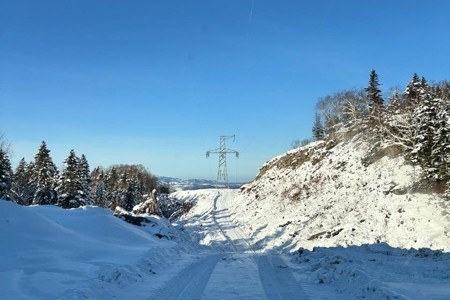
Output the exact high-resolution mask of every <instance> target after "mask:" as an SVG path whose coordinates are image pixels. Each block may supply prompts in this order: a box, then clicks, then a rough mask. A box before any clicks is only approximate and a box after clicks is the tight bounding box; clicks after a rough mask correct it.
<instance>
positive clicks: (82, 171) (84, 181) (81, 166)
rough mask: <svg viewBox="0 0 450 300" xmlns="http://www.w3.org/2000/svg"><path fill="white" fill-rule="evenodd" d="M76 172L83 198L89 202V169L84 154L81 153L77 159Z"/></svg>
mask: <svg viewBox="0 0 450 300" xmlns="http://www.w3.org/2000/svg"><path fill="white" fill-rule="evenodd" d="M78 173H79V177H80V180H81V186H82V192H83V194H84V196H85V199H86V200H87V201H88V202H89V200H90V198H91V187H90V184H91V174H90V171H89V163H88V161H87V159H86V156H85V155H84V154H82V155H81V157H80V159H79V163H78Z"/></svg>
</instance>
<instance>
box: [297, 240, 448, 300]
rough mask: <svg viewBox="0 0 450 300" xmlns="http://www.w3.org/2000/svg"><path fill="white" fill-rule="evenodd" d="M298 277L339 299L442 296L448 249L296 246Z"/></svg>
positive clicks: (377, 245) (437, 297) (446, 280)
mask: <svg viewBox="0 0 450 300" xmlns="http://www.w3.org/2000/svg"><path fill="white" fill-rule="evenodd" d="M292 257H293V259H294V261H296V262H297V263H299V269H298V270H299V273H298V279H299V280H302V281H307V282H312V283H316V284H318V285H319V286H323V287H328V288H329V287H333V288H334V289H335V290H336V291H337V292H338V293H340V294H342V296H343V297H342V298H344V299H447V298H448V295H450V285H448V278H450V269H449V265H450V253H443V252H441V251H433V250H430V249H420V250H403V249H397V248H392V247H390V246H389V245H387V244H384V243H381V244H375V245H363V246H350V247H348V248H340V247H333V248H315V249H314V251H308V250H306V249H300V250H299V251H298V252H297V253H295V255H292Z"/></svg>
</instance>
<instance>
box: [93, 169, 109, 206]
mask: <svg viewBox="0 0 450 300" xmlns="http://www.w3.org/2000/svg"><path fill="white" fill-rule="evenodd" d="M90 191H91V199H92V205H96V206H99V207H105V208H107V207H108V205H107V203H106V195H107V192H106V176H105V172H104V171H103V169H101V168H100V167H97V168H95V169H94V170H92V173H91V184H90Z"/></svg>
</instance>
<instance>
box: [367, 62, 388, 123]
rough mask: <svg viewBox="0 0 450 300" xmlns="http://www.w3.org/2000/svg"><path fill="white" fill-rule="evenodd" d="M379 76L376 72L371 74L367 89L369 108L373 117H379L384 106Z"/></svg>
mask: <svg viewBox="0 0 450 300" xmlns="http://www.w3.org/2000/svg"><path fill="white" fill-rule="evenodd" d="M379 86H380V83H379V82H378V75H377V73H376V72H375V70H372V71H371V72H370V76H369V86H368V87H366V88H365V91H366V93H367V98H368V100H369V108H370V112H371V114H372V115H376V116H379V115H380V113H381V110H382V109H383V106H384V104H383V103H384V101H383V97H382V96H381V90H380V89H379Z"/></svg>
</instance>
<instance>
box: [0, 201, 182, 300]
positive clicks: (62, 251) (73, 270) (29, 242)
mask: <svg viewBox="0 0 450 300" xmlns="http://www.w3.org/2000/svg"><path fill="white" fill-rule="evenodd" d="M154 222H157V219H155V220H154ZM0 224H1V225H0V240H1V241H2V242H1V246H0V290H1V294H2V295H3V296H6V297H7V299H56V298H73V299H77V298H81V297H84V295H91V296H92V295H96V294H95V293H98V294H97V296H98V297H101V298H105V297H106V296H107V295H108V294H110V293H115V292H116V291H115V290H116V289H117V287H119V286H120V285H121V283H122V284H123V283H124V282H127V281H131V282H135V281H137V280H138V279H139V278H142V277H143V273H152V272H154V271H153V270H151V267H149V264H148V263H147V264H145V263H143V261H145V260H146V259H147V260H149V259H150V258H149V257H151V256H152V255H163V254H164V253H167V252H168V251H170V248H171V247H173V246H174V245H175V243H174V242H172V241H168V240H165V239H158V238H157V237H155V235H154V232H155V231H156V232H157V231H159V230H161V228H164V227H163V226H161V225H155V226H153V227H152V226H149V227H137V226H133V225H131V224H128V223H126V222H124V221H123V220H121V219H119V218H117V217H115V216H113V214H112V212H111V211H109V210H106V209H102V208H98V207H90V206H86V207H82V208H77V209H70V210H65V209H62V208H59V207H56V206H29V207H24V206H19V205H17V204H14V203H11V202H7V201H3V200H0ZM156 224H157V223H156ZM93 291H96V292H95V293H94V292H93ZM94 298H95V296H94ZM124 298H125V297H124Z"/></svg>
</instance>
